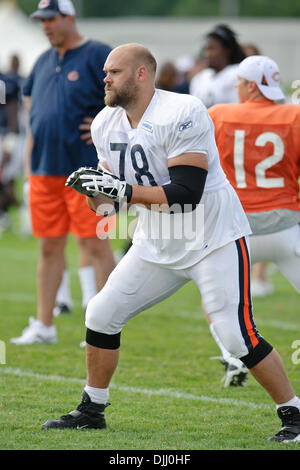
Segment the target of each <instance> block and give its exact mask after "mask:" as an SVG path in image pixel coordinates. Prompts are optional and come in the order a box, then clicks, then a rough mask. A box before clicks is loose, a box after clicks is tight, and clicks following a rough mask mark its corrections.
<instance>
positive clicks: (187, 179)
mask: <svg viewBox="0 0 300 470" xmlns="http://www.w3.org/2000/svg"><path fill="white" fill-rule="evenodd" d="M169 173H170V179H171V182H170V183H169V184H166V185H164V186H163V187H162V188H163V190H164V192H165V194H166V197H167V200H168V205H169V207H170V208H171V209H172V206H173V207H174V206H175V207H180V208H181V211H182V212H191V211H192V210H194V209H195V208H196V207H197V205H198V204H199V202H200V200H201V197H202V194H203V191H204V186H205V182H206V177H207V170H204V169H203V168H199V167H196V166H189V165H178V166H173V167H171V168H169Z"/></svg>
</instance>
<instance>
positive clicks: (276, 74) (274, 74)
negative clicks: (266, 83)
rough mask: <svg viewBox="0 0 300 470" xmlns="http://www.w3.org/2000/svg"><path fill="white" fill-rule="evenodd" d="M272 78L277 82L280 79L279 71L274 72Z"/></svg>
mask: <svg viewBox="0 0 300 470" xmlns="http://www.w3.org/2000/svg"><path fill="white" fill-rule="evenodd" d="M272 78H273V80H274V81H275V82H279V80H280V74H279V72H274V73H273V75H272Z"/></svg>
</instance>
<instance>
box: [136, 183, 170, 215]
mask: <svg viewBox="0 0 300 470" xmlns="http://www.w3.org/2000/svg"><path fill="white" fill-rule="evenodd" d="M130 204H142V205H143V206H145V207H147V209H152V210H155V207H157V206H164V205H165V206H168V201H167V198H166V194H165V192H164V190H163V188H162V187H161V186H138V185H133V186H132V196H131V200H130ZM156 210H158V207H157V209H156Z"/></svg>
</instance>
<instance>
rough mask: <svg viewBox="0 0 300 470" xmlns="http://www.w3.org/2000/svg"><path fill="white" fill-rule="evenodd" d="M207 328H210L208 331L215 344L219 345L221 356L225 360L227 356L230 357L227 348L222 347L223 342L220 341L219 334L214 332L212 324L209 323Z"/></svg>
mask: <svg viewBox="0 0 300 470" xmlns="http://www.w3.org/2000/svg"><path fill="white" fill-rule="evenodd" d="M209 329H210V332H211V334H212V337H213V338H214V340H215V342H216V343H217V345H218V346H219V348H220V350H221V353H222V356H223V358H224V359H225V360H226V359H228V358H229V357H231V354H230V353H229V352H228V351H227V349H226V348H225V347H224V345H223V343H222V342H221V340H220V338H219V336H218V335H217V333H216V332H215V329H214V326H213V324H212V323H211V324H210V325H209Z"/></svg>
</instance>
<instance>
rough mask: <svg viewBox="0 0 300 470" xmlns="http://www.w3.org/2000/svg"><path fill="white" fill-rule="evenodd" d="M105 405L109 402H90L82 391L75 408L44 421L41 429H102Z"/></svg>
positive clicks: (103, 426) (104, 426) (104, 423)
mask: <svg viewBox="0 0 300 470" xmlns="http://www.w3.org/2000/svg"><path fill="white" fill-rule="evenodd" d="M107 406H109V403H106V404H105V405H99V404H97V403H93V402H91V399H90V397H89V395H88V394H87V393H86V392H85V391H83V393H82V401H81V403H80V405H78V407H77V408H76V410H74V411H71V412H70V413H69V414H67V415H64V416H61V417H60V418H59V419H54V420H49V421H46V423H44V424H43V425H42V429H43V430H44V429H104V428H106V422H105V418H104V410H105V408H106V407H107Z"/></svg>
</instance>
